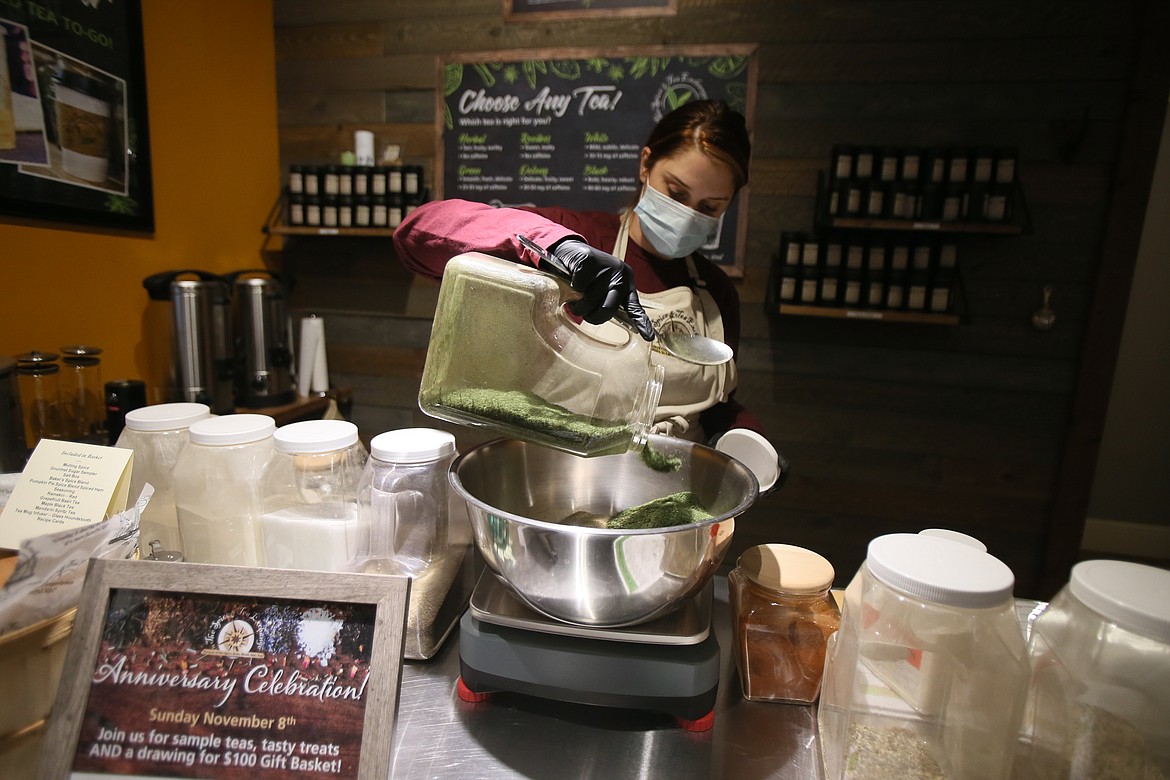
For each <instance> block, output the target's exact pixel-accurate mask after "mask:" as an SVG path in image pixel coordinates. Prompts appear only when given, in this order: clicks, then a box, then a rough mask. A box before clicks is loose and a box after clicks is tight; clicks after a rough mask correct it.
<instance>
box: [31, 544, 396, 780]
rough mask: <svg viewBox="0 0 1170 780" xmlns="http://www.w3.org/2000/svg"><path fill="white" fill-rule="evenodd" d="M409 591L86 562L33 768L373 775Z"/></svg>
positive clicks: (87, 772)
mask: <svg viewBox="0 0 1170 780" xmlns="http://www.w3.org/2000/svg"><path fill="white" fill-rule="evenodd" d="M409 587H410V581H409V579H408V578H405V577H383V576H374V575H362V574H335V573H332V572H304V571H290V570H283V569H259V568H247V567H238V566H213V565H208V564H197V563H167V562H155V561H113V560H91V561H90V563H89V569H88V571H87V574H86V581H85V587H84V590H83V594H84V595H83V599H82V603H81V605H80V607H79V608H78V613H77V619H76V621H75V623H74V627H73V635H72V637H71V638H70V643H69V650H68V653H67V655H66V658H65V665H64V670H65V671H64V673H63V675H62V678H61V683H60V688H59V689H58V693H57V699H56V702H55V703H54V705H53V712H52V716H51V718H50V721H49V728H48V731H47V732H46V734H45V738H44V741H43V743H42V744H43V747H42V752H41V766H40V774H39V775H38V776H39V777H46V778H61V779H62V780H63V779H64V778H71V780H109V779H110V778H132V777H191V778H195V777H198V778H223V779H224V780H245V779H246V780H292V778H301V777H309V776H327V777H330V778H335V779H337V780H341V779H342V778H356V779H358V780H373V779H374V778H377V779H378V780H384V779H385V778H386V777H387V775H388V774H389V768H390V747H391V737H392V735H393V730H394V720H395V710H396V708H397V703H398V685H399V680H400V677H401V672H402V650H403V633H404V629H405V625H406V597H407V593H408V590H409Z"/></svg>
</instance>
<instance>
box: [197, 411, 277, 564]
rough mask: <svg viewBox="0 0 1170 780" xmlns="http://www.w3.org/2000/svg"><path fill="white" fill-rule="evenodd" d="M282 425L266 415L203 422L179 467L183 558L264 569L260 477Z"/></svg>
mask: <svg viewBox="0 0 1170 780" xmlns="http://www.w3.org/2000/svg"><path fill="white" fill-rule="evenodd" d="M275 430H276V421H275V420H273V419H272V418H271V417H269V416H268V415H266V414H229V415H224V416H223V417H210V418H208V419H206V420H200V421H199V422H197V423H195V424H194V425H192V426H191V428H190V437H191V440H190V442H189V443H188V444H187V446H186V447H184V448H183V451H182V452H181V453H180V454H179V461H178V463H176V464H175V478H174V485H175V509H176V512H177V514H178V518H179V534H180V535H181V536H182V539H183V557H184V558H185V559H186V560H188V561H191V562H194V563H222V564H231V565H236V566H263V565H264V549H263V543H262V541H261V539H260V476H261V474H262V473H263V471H264V466H265V464H267V463H268V458H269V457H270V456H271V454H272V434H273V432H274V431H275Z"/></svg>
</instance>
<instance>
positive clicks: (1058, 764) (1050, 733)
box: [1025, 560, 1170, 780]
mask: <svg viewBox="0 0 1170 780" xmlns="http://www.w3.org/2000/svg"><path fill="white" fill-rule="evenodd" d="M1029 652H1030V655H1031V663H1032V685H1031V687H1030V691H1031V695H1030V698H1029V702H1028V705H1029V706H1028V719H1027V722H1026V723H1025V732H1026V735H1027V736H1028V737H1030V739H1029V745H1030V750H1029V751H1028V752H1029V764H1030V766H1029V769H1030V774H1029V776H1034V777H1037V778H1045V779H1047V778H1052V779H1054V780H1065V778H1082V777H1084V778H1088V777H1094V778H1096V777H1102V778H1104V777H1118V778H1120V777H1125V778H1135V779H1136V778H1165V777H1170V571H1167V570H1165V569H1159V568H1156V567H1154V566H1147V565H1145V564H1140V563H1132V562H1128V561H1112V560H1091V561H1082V562H1081V563H1078V564H1076V565H1075V566H1074V567H1073V568H1072V572H1071V574H1070V577H1069V581H1068V583H1067V584H1066V585H1065V587H1064V588H1063V589H1061V591H1060V592H1059V593H1058V594H1057V595H1056V596H1055V598H1053V600H1052V602H1051V603H1050V604H1049V605H1048V606H1047V607H1046V608H1045V609H1044V611H1043V612H1041V613H1040V615H1039V616H1038V617H1037V618H1036V619H1035V620H1034V621H1033V623H1032V630H1031V635H1030V639H1029Z"/></svg>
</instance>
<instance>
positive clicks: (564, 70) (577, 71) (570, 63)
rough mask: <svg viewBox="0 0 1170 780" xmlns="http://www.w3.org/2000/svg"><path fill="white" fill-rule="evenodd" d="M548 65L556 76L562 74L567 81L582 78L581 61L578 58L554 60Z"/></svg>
mask: <svg viewBox="0 0 1170 780" xmlns="http://www.w3.org/2000/svg"><path fill="white" fill-rule="evenodd" d="M548 67H549V70H551V71H552V72H553V75H554V76H560V77H561V78H563V79H564V80H565V81H576V80H577V79H579V78H581V63H580V62H578V61H577V60H553V61H552V62H550V63H549V64H548Z"/></svg>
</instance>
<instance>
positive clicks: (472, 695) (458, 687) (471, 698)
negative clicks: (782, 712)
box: [455, 677, 710, 728]
mask: <svg viewBox="0 0 1170 780" xmlns="http://www.w3.org/2000/svg"><path fill="white" fill-rule="evenodd" d="M455 693H457V694H458V695H459V698H460V699H461V700H463V701H466V702H471V703H472V704H478V703H479V702H481V701H487V700H488V699H490V698H491V697H492V695H491V694H490V693H476V692H475V691H473V690H471V689H470V688H468V687H467V686H466V685H465V684H464V683H463V678H462V677H460V678H459V679H458V680H456V681H455ZM707 728H710V726H708V727H707Z"/></svg>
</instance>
